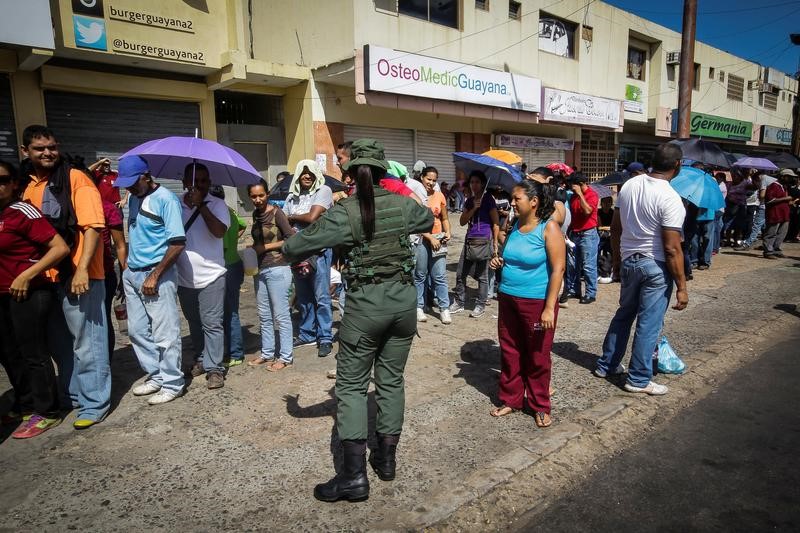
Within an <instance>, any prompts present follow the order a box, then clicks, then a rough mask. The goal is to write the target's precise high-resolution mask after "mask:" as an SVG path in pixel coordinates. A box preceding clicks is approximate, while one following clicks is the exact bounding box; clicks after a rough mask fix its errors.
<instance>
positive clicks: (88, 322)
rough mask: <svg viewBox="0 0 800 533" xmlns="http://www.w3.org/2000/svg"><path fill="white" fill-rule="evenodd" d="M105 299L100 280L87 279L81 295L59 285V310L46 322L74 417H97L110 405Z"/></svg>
mask: <svg viewBox="0 0 800 533" xmlns="http://www.w3.org/2000/svg"><path fill="white" fill-rule="evenodd" d="M105 298H106V287H105V280H102V279H90V280H89V291H88V292H86V293H84V294H82V295H81V296H75V295H73V294H67V291H66V287H65V286H64V285H63V284H59V285H58V302H59V303H60V304H61V305H60V311H61V312H58V310H56V312H55V313H53V315H52V318H51V320H50V324H49V326H50V332H49V336H50V339H49V340H50V344H51V350H52V352H53V353H54V354H55V359H56V363H57V364H58V370H59V372H58V377H59V381H60V383H61V386H62V388H63V390H64V392H66V393H67V394H68V395H69V400H70V402H71V404H72V405H71V406H72V407H76V406H77V408H78V418H83V419H88V420H101V419H102V418H103V417H104V416H105V415H106V414H107V413H108V409H109V407H110V406H111V365H110V363H109V359H108V331H107V329H106V328H108V324H107V323H106V311H105ZM55 307H56V308H58V307H59V305H56V306H55ZM65 407H66V406H65Z"/></svg>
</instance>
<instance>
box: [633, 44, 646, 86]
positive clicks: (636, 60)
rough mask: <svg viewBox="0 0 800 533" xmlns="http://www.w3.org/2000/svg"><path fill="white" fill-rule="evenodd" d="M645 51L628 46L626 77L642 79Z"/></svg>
mask: <svg viewBox="0 0 800 533" xmlns="http://www.w3.org/2000/svg"><path fill="white" fill-rule="evenodd" d="M646 60H647V52H645V51H644V50H639V49H638V48H634V47H632V46H629V47H628V77H629V78H631V79H634V80H641V81H644V70H645V62H646Z"/></svg>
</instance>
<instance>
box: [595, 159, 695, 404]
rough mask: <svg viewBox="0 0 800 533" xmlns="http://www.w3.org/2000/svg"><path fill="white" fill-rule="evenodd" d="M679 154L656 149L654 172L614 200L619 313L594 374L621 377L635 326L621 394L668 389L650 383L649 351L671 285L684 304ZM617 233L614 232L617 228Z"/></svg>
mask: <svg viewBox="0 0 800 533" xmlns="http://www.w3.org/2000/svg"><path fill="white" fill-rule="evenodd" d="M681 158H682V153H681V149H680V148H679V147H678V146H676V145H674V144H662V145H659V146H658V147H657V148H656V150H655V154H654V156H653V171H652V172H650V174H649V175H648V174H642V175H639V176H636V177H634V178H631V179H630V180H628V181H627V182H626V183H625V186H624V187H622V190H621V191H620V192H619V195H618V196H617V205H618V207H619V216H617V217H614V222H613V223H614V224H620V225H621V226H622V228H621V239H620V248H621V255H622V268H621V269H620V275H621V277H622V287H621V288H620V298H619V302H620V303H619V308H618V309H617V312H616V314H615V315H614V318H613V319H612V320H611V324H610V325H609V326H608V332H607V333H606V337H605V340H604V341H603V356H602V357H601V358H600V359H599V360H598V361H597V368H595V370H594V374H595V375H596V376H598V377H602V378H604V377H606V376H608V375H611V374H622V373H624V372H625V367H624V366H623V365H622V357H623V356H624V355H625V349H626V347H627V345H628V338H629V337H630V334H631V327H632V326H633V322H634V320H635V321H636V333H635V334H634V337H633V347H632V349H631V362H630V369H629V371H628V379H627V382H626V383H625V390H627V391H628V392H638V393H646V394H651V395H662V394H666V393H667V387H665V386H664V385H659V384H658V383H655V382H654V381H652V380H651V378H652V377H653V364H652V363H653V350H654V349H655V347H656V343H657V342H658V336H659V334H660V332H661V327H662V325H663V323H664V315H665V314H666V312H667V306H668V305H669V300H670V296H671V294H672V284H673V283H675V285H676V287H677V294H676V296H677V303H676V304H675V306H674V307H673V309H676V310H679V311H680V310H682V309H684V308H685V307H686V305H687V304H688V302H689V296H688V294H687V292H686V278H685V276H684V272H683V252H682V250H681V228H682V226H683V219H684V217H685V216H686V211H685V210H684V207H683V202H682V201H681V198H680V196H678V193H676V192H675V190H674V189H673V188H672V187H671V186H670V184H669V181H670V180H671V179H672V178H674V177H675V176H676V175H677V174H678V172H679V171H680V168H681ZM618 229H619V228H618Z"/></svg>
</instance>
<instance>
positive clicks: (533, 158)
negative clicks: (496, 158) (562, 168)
mask: <svg viewBox="0 0 800 533" xmlns="http://www.w3.org/2000/svg"><path fill="white" fill-rule="evenodd" d="M499 149H500V150H508V151H509V152H513V153H515V154H517V155H518V156H520V157H521V158H522V161H523V162H524V163H527V164H528V172H530V171H532V170H533V169H535V168H537V167H544V166H547V165H549V164H550V163H563V162H564V150H539V149H535V148H507V147H503V148H499Z"/></svg>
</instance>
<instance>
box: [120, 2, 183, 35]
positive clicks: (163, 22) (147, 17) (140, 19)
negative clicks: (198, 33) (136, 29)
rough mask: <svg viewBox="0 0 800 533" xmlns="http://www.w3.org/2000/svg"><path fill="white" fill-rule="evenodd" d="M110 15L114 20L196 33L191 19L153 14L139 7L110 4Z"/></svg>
mask: <svg viewBox="0 0 800 533" xmlns="http://www.w3.org/2000/svg"><path fill="white" fill-rule="evenodd" d="M108 17H109V18H110V19H113V20H120V21H122V22H130V23H133V24H141V25H143V26H150V27H152V28H161V29H165V30H174V31H181V32H186V33H194V22H192V21H191V20H189V19H184V18H175V17H165V16H162V15H153V14H151V13H147V12H144V11H139V10H138V9H123V8H118V7H114V6H108Z"/></svg>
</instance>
